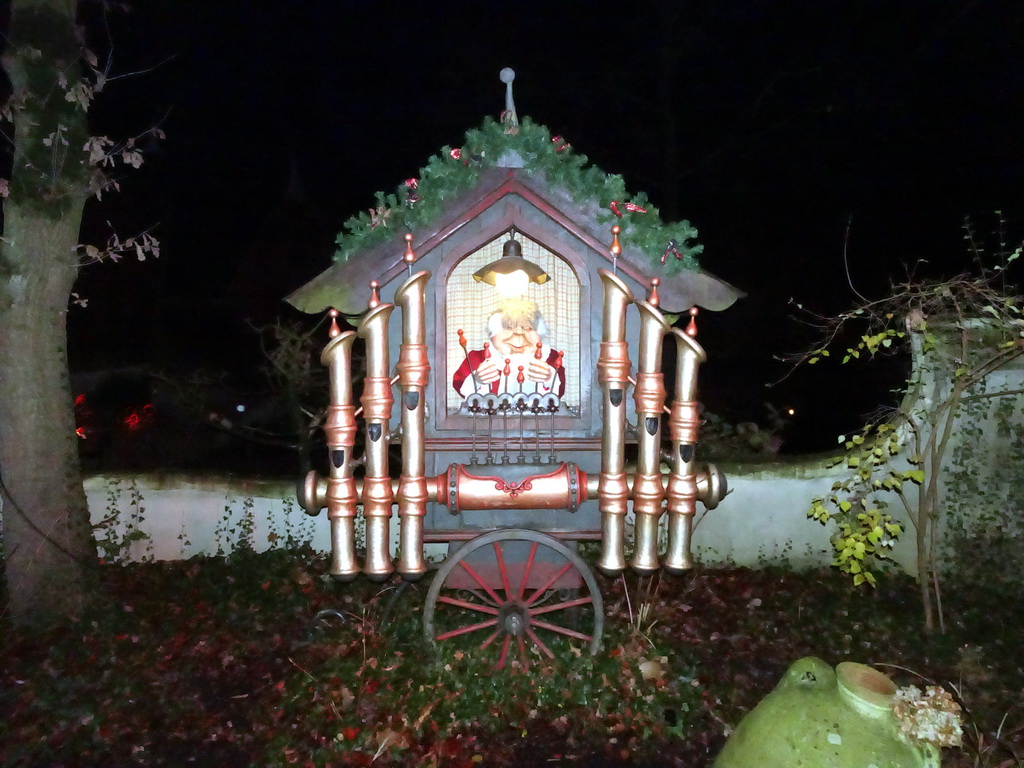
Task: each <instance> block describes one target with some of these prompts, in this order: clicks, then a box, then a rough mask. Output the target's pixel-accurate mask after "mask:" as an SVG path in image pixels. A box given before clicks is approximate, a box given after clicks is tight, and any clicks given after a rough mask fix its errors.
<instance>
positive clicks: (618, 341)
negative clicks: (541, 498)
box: [597, 269, 633, 576]
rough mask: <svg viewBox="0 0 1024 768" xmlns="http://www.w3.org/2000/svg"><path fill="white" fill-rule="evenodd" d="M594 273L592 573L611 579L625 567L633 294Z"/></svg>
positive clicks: (603, 273) (618, 282)
mask: <svg viewBox="0 0 1024 768" xmlns="http://www.w3.org/2000/svg"><path fill="white" fill-rule="evenodd" d="M597 273H598V275H600V277H601V282H602V283H603V285H604V295H603V299H602V321H601V325H602V329H601V334H602V335H601V339H602V340H601V353H600V356H599V357H598V361H597V378H598V382H599V383H600V385H601V389H602V391H603V397H602V403H601V414H602V417H603V418H602V421H603V424H602V428H601V478H600V480H599V482H598V506H599V508H600V511H601V556H600V558H599V559H598V562H597V568H598V569H599V570H600V571H601V572H602V573H604V574H605V575H608V576H614V575H616V574H619V573H622V571H623V570H625V568H626V560H625V554H624V551H623V550H624V546H625V531H626V510H627V507H628V502H629V485H628V483H627V480H626V472H625V462H626V459H625V455H626V454H625V447H626V385H627V384H628V383H629V350H628V346H627V344H626V308H627V307H628V306H629V305H630V304H632V303H633V294H632V292H631V291H630V290H629V288H628V287H627V286H626V284H625V283H624V282H623V281H622V280H621V279H620V278H618V277H617V276H615V275H614V274H612V273H611V272H609V271H608V270H606V269H599V270H597Z"/></svg>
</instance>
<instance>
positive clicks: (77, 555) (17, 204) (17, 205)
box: [0, 0, 96, 626]
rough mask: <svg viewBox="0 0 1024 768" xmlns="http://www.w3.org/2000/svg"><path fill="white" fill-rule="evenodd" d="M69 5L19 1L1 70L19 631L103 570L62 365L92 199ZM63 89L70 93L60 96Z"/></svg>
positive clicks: (0, 427)
mask: <svg viewBox="0 0 1024 768" xmlns="http://www.w3.org/2000/svg"><path fill="white" fill-rule="evenodd" d="M75 6H76V3H75V1H74V0H13V2H12V5H11V31H10V36H9V39H8V43H7V50H6V51H5V53H4V61H3V63H4V67H5V69H6V71H7V73H8V75H9V77H10V80H11V84H12V85H13V87H14V94H15V101H16V102H17V104H18V106H17V107H16V108H15V110H14V115H13V117H14V160H13V163H12V172H11V180H10V185H9V189H10V197H9V198H8V199H7V200H6V201H4V233H3V240H2V242H0V471H2V476H3V485H2V486H0V494H2V495H0V501H2V503H3V510H2V511H3V523H4V542H3V543H4V556H5V558H6V560H5V571H6V577H7V578H6V582H7V583H6V586H7V593H8V594H7V598H8V601H9V602H8V604H7V605H3V606H0V613H4V614H6V613H7V612H8V611H9V612H10V616H11V618H12V619H13V621H14V622H15V623H16V624H17V625H20V626H48V625H54V624H57V623H59V622H61V621H62V620H63V619H65V618H66V617H68V616H69V615H73V614H76V613H78V612H79V611H80V610H81V607H82V605H83V603H84V601H85V599H86V597H87V595H88V593H89V591H90V590H89V589H88V586H89V581H90V576H91V574H92V573H93V572H94V565H95V563H96V550H95V544H94V543H93V540H92V534H91V529H90V525H89V516H88V510H87V508H86V502H85V493H84V491H83V489H82V478H81V469H80V465H79V461H78V446H77V444H76V441H77V436H76V435H75V422H74V413H73V405H72V399H71V391H70V384H69V379H70V377H69V374H68V367H67V331H66V314H67V307H68V300H69V298H70V294H71V288H72V286H73V285H74V282H75V277H76V275H77V271H78V267H77V263H78V256H77V251H76V246H77V243H78V237H79V228H80V225H81V220H82V210H83V208H84V206H85V200H86V197H87V191H86V190H87V178H88V171H89V169H88V165H87V161H86V156H85V153H84V152H83V146H84V144H85V140H86V137H87V136H88V131H87V127H86V115H85V111H84V108H83V107H82V106H81V105H80V104H76V103H73V102H72V101H69V100H68V99H67V98H65V94H66V93H68V92H69V91H67V90H65V87H66V88H73V87H74V86H75V85H76V84H77V83H78V82H79V70H78V66H77V64H76V62H77V61H78V58H79V55H80V43H79V41H78V39H77V37H76V31H75ZM59 82H63V83H64V85H65V87H61V85H59Z"/></svg>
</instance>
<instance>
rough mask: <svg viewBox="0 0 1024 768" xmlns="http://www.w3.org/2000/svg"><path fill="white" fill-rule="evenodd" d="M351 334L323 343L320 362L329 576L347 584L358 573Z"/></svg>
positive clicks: (345, 333) (352, 333)
mask: <svg viewBox="0 0 1024 768" xmlns="http://www.w3.org/2000/svg"><path fill="white" fill-rule="evenodd" d="M355 338H356V334H355V332H354V331H345V332H344V333H342V334H340V335H338V336H336V337H335V338H333V339H331V340H330V341H329V342H327V345H326V346H325V347H324V351H323V353H322V354H321V355H320V362H321V363H323V364H324V365H325V366H327V368H328V373H329V376H330V390H331V400H330V405H328V407H327V421H326V424H325V425H324V432H325V433H326V435H327V448H328V454H329V458H330V466H331V470H330V475H329V477H328V478H327V488H326V493H325V494H324V495H325V501H326V503H327V517H328V519H329V520H330V521H331V564H330V568H329V571H330V574H331V576H333V577H334V578H336V579H338V580H340V581H351V580H352V579H354V578H355V577H356V575H357V574H358V573H359V564H358V563H357V562H356V552H355V549H356V547H355V518H356V506H357V504H358V502H359V497H358V495H357V494H356V483H355V480H354V479H353V477H352V449H353V447H354V446H355V436H356V417H355V406H354V405H353V404H352V372H351V362H352V342H353V341H355Z"/></svg>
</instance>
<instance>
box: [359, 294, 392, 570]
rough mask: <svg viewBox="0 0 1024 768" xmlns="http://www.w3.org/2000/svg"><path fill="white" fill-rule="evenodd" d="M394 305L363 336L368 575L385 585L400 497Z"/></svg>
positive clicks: (376, 312)
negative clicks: (394, 428) (391, 457)
mask: <svg viewBox="0 0 1024 768" xmlns="http://www.w3.org/2000/svg"><path fill="white" fill-rule="evenodd" d="M394 309H395V305H394V304H378V305H377V306H376V307H374V308H372V309H371V310H370V311H369V312H367V313H366V315H365V316H364V317H363V319H362V321H361V322H360V323H359V328H358V331H357V332H358V335H359V337H360V338H362V339H365V340H366V375H365V377H364V379H363V396H362V398H361V399H360V403H361V404H362V411H363V418H364V420H365V431H364V433H365V436H366V443H365V445H366V449H365V454H366V456H365V465H366V471H365V474H364V477H363V483H362V489H361V493H360V498H361V499H362V501H363V518H364V519H365V521H366V561H365V562H364V564H363V573H365V574H366V575H367V577H368V578H370V579H371V580H372V581H383V580H384V579H386V578H387V577H388V576H390V575H391V573H392V571H394V565H393V564H392V562H391V536H390V524H391V505H392V504H393V503H394V493H393V492H392V490H391V476H390V473H389V471H388V444H389V443H390V435H389V430H390V428H391V407H392V405H393V403H394V397H393V396H392V394H391V358H390V355H389V354H388V323H389V321H390V319H391V313H392V312H393V311H394Z"/></svg>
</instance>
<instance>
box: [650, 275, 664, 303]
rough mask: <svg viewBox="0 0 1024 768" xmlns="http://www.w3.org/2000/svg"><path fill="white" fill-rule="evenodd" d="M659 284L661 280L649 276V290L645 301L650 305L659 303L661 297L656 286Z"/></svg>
mask: <svg viewBox="0 0 1024 768" xmlns="http://www.w3.org/2000/svg"><path fill="white" fill-rule="evenodd" d="M659 285H661V280H659V279H658V278H656V277H652V278H651V292H650V293H649V294H647V303H648V304H650V305H651V306H652V307H657V306H658V305H659V304H661V299H660V298H659V297H658V286H659Z"/></svg>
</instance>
